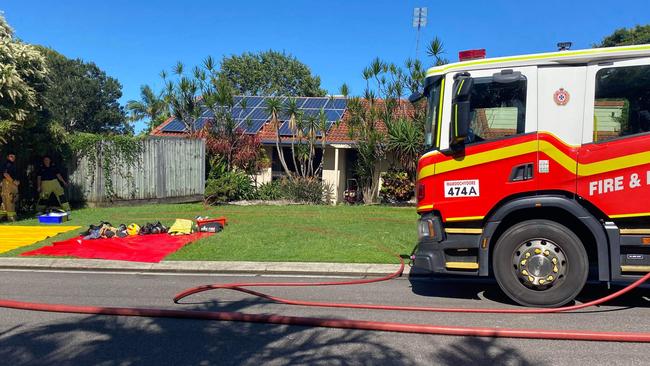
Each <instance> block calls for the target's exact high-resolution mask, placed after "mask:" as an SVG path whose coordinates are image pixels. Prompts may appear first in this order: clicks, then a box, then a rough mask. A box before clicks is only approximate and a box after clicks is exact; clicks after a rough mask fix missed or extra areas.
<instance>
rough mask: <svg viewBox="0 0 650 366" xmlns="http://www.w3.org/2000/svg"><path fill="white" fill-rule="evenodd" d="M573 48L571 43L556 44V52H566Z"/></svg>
mask: <svg viewBox="0 0 650 366" xmlns="http://www.w3.org/2000/svg"><path fill="white" fill-rule="evenodd" d="M571 46H573V42H558V44H557V50H558V51H568V50H570V49H571Z"/></svg>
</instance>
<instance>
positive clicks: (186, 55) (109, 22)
mask: <svg viewBox="0 0 650 366" xmlns="http://www.w3.org/2000/svg"><path fill="white" fill-rule="evenodd" d="M416 6H426V7H428V9H429V23H428V25H427V27H426V28H424V29H423V31H422V33H421V37H422V38H421V39H422V43H421V52H420V55H421V58H425V57H424V52H423V51H422V50H423V48H424V44H425V43H426V41H428V40H430V39H431V38H432V37H433V36H434V35H438V36H439V37H440V38H441V39H442V40H443V41H444V43H445V46H446V49H447V57H448V58H449V59H450V60H452V61H455V60H457V55H458V51H459V50H463V49H472V48H486V49H487V55H488V57H496V56H505V55H513V54H521V53H534V52H544V51H552V50H554V49H555V44H556V43H557V42H558V41H565V40H568V41H572V42H573V44H574V47H573V48H574V49H576V48H587V47H590V46H591V45H592V44H593V43H594V42H597V41H599V40H600V39H602V38H603V36H605V35H607V34H610V33H611V32H612V31H613V30H614V29H616V28H620V27H631V26H634V25H637V24H646V23H650V15H648V12H647V0H638V1H637V0H631V1H617V2H615V3H614V2H611V1H607V2H605V1H596V0H591V1H583V0H579V1H572V0H564V1H552V0H547V1H525V0H524V1H521V0H520V1H496V0H495V1H432V0H417V1H412V0H368V1H352V0H350V1H344V0H336V1H332V0H329V1H307V0H304V1H298V0H294V1H281V0H277V1H261V0H248V1H208V0H190V1H168V0H164V1H156V2H154V1H135V0H131V1H124V0H114V1H88V0H86V1H78V0H66V1H45V0H29V1H26V0H4V1H3V2H2V3H0V10H2V11H4V15H5V17H6V18H7V20H8V21H9V23H10V24H11V25H12V27H13V28H14V29H15V31H16V34H17V35H18V37H20V38H22V39H23V40H24V41H26V42H29V43H37V44H42V45H46V46H49V47H52V48H54V49H56V50H57V51H59V52H61V53H63V54H64V55H66V56H68V57H72V58H77V57H79V58H82V59H84V60H88V61H94V62H95V63H96V64H97V65H99V67H101V68H102V69H104V70H105V71H106V72H107V73H108V74H109V75H111V76H113V77H116V78H117V79H118V80H119V81H120V82H121V83H122V85H123V92H124V96H123V98H122V101H123V102H126V101H127V100H129V99H134V98H137V97H138V94H139V88H140V85H142V84H150V85H152V86H154V87H160V86H161V82H160V79H159V76H158V74H159V72H160V71H161V70H163V69H167V70H169V69H170V68H171V67H172V65H174V64H175V63H176V61H179V60H180V61H182V62H184V63H185V64H187V65H191V66H193V65H196V64H198V63H200V62H201V60H203V59H204V58H205V56H207V55H212V56H213V57H215V58H217V59H220V58H221V57H222V56H224V55H231V54H239V53H242V52H245V51H259V50H267V49H275V50H279V51H286V52H288V53H291V54H293V55H295V56H296V57H298V58H299V59H300V60H301V61H302V62H304V63H306V64H307V65H308V66H309V67H310V68H311V69H312V71H313V72H314V73H315V74H317V75H319V76H320V77H321V81H322V86H323V88H325V89H327V90H328V91H329V92H330V93H336V92H337V91H338V88H339V86H340V85H341V84H342V83H343V82H346V83H348V85H350V87H351V90H352V93H353V94H359V93H361V92H362V90H363V79H362V78H361V70H362V69H363V67H364V66H366V65H367V64H368V63H369V62H370V61H371V60H372V59H373V58H374V57H376V56H379V57H381V58H382V59H384V60H387V61H392V62H397V63H402V62H403V61H404V60H405V59H406V58H407V57H414V56H415V39H416V32H415V30H414V29H413V28H412V26H411V18H412V12H413V8H414V7H416Z"/></svg>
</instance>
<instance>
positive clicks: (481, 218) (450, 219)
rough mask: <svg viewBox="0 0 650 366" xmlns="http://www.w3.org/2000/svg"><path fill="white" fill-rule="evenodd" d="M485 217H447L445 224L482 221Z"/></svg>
mask: <svg viewBox="0 0 650 366" xmlns="http://www.w3.org/2000/svg"><path fill="white" fill-rule="evenodd" d="M484 217H485V216H465V217H448V218H447V220H445V221H447V222H456V221H477V220H483V218H484Z"/></svg>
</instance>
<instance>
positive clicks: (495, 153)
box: [422, 140, 537, 178]
mask: <svg viewBox="0 0 650 366" xmlns="http://www.w3.org/2000/svg"><path fill="white" fill-rule="evenodd" d="M535 151H537V140H533V141H528V142H524V143H521V144H516V145H512V146H506V147H502V148H499V149H494V150H490V151H485V152H481V153H477V154H472V155H468V156H465V157H464V158H463V160H460V161H458V160H454V159H452V160H446V161H443V162H440V163H436V164H435V174H442V173H446V172H450V171H453V170H458V169H463V168H467V167H470V166H475V165H479V164H485V163H490V162H493V161H497V160H502V159H507V158H511V157H513V156H519V155H523V154H527V153H529V152H535ZM422 170H424V168H423V169H422ZM426 176H427V175H422V178H424V177H426Z"/></svg>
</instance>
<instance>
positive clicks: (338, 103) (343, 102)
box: [326, 98, 348, 109]
mask: <svg viewBox="0 0 650 366" xmlns="http://www.w3.org/2000/svg"><path fill="white" fill-rule="evenodd" d="M347 106H348V100H347V99H346V98H334V99H330V100H329V101H328V102H327V106H326V108H328V109H345V108H347Z"/></svg>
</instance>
